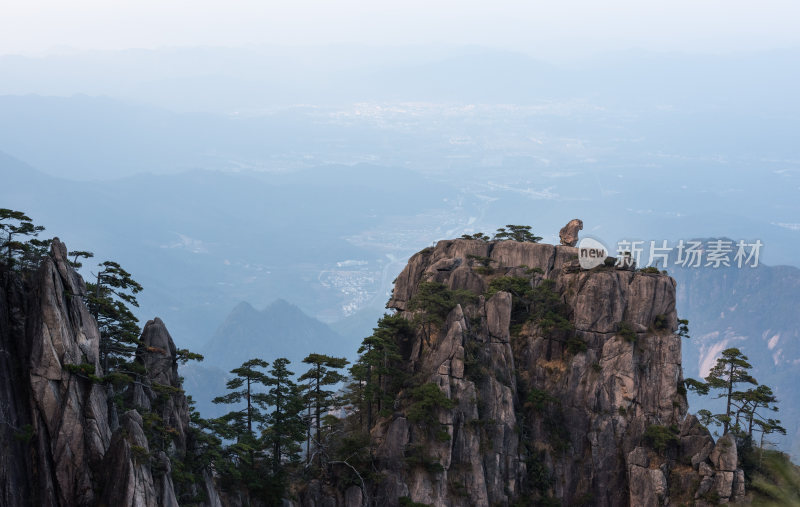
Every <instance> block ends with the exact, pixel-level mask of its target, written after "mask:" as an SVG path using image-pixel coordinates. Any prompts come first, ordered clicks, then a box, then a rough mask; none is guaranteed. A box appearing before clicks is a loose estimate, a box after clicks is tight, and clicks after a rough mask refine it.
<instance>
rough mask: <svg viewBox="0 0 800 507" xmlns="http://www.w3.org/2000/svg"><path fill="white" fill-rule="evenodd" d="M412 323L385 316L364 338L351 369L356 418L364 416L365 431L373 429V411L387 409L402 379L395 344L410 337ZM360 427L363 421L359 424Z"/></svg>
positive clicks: (398, 351) (398, 349)
mask: <svg viewBox="0 0 800 507" xmlns="http://www.w3.org/2000/svg"><path fill="white" fill-rule="evenodd" d="M413 333H414V331H413V328H412V326H411V323H410V322H409V321H408V320H407V319H405V318H404V317H403V316H401V315H399V314H398V315H388V314H387V315H384V316H383V317H382V318H381V319H380V320H379V321H378V327H376V328H374V329H373V334H372V335H371V336H368V337H366V338H364V340H363V341H362V343H361V347H359V349H358V353H359V354H360V356H359V359H358V362H357V363H356V364H354V365H353V367H352V368H351V369H350V372H351V375H353V377H354V379H355V380H356V383H355V385H354V386H351V391H353V392H357V393H358V396H357V400H356V403H357V404H358V405H360V407H359V409H360V410H359V415H361V413H362V412H365V413H366V416H367V420H366V424H367V426H366V428H367V430H369V428H371V427H372V416H373V413H374V411H375V410H374V409H376V410H377V412H378V413H381V412H384V411H386V410H387V409H389V408H390V406H391V403H392V402H393V401H394V398H395V396H396V395H397V393H398V392H399V391H400V388H401V386H402V384H403V381H404V379H405V376H406V375H405V373H404V371H403V369H402V364H401V361H402V356H401V354H400V348H399V346H398V342H402V341H403V340H407V339H409V338H410V337H412V336H413ZM362 423H363V421H362Z"/></svg>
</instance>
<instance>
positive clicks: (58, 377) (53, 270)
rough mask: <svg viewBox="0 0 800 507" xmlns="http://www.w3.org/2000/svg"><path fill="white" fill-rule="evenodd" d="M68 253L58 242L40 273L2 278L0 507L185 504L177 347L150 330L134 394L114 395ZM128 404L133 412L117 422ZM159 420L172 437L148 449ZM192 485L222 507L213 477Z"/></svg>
mask: <svg viewBox="0 0 800 507" xmlns="http://www.w3.org/2000/svg"><path fill="white" fill-rule="evenodd" d="M66 254H67V249H66V247H65V246H64V244H63V243H61V242H60V241H58V239H54V240H53V242H52V247H51V253H50V256H49V257H46V258H45V259H44V261H43V262H42V264H41V266H40V268H39V270H38V271H37V272H35V273H27V274H25V275H21V274H18V273H15V272H11V271H8V270H5V271H2V272H0V285H1V286H2V287H0V446H2V453H0V504H2V505H8V506H18V505H41V506H72V505H108V506H121V505H137V506H155V505H178V502H177V500H176V491H175V487H174V485H173V483H172V474H171V468H170V467H171V463H172V461H173V460H175V459H180V458H181V457H182V456H185V454H186V453H187V452H190V451H191V449H190V447H191V443H190V442H189V443H187V432H188V427H189V424H188V407H187V404H186V398H185V397H184V395H183V392H182V391H181V390H180V379H179V377H178V375H177V366H176V365H177V363H176V350H175V345H174V343H173V342H172V339H171V338H170V336H169V333H168V332H167V331H166V328H165V327H164V324H163V323H162V322H161V321H160V320H159V319H155V320H154V321H150V322H148V323H147V325H146V326H145V329H144V332H143V334H142V337H141V341H142V344H141V345H140V347H139V350H138V352H137V357H136V360H135V362H136V363H137V364H138V365H139V366H140V371H141V375H140V376H139V377H137V379H136V381H135V383H134V384H133V385H134V386H135V388H134V389H131V388H129V387H127V388H124V389H121V390H118V391H117V392H113V394H114V395H115V398H116V399H115V398H110V397H109V394H112V391H111V390H110V389H109V387H108V384H107V383H104V382H102V380H101V377H102V376H103V372H102V370H101V368H100V364H99V362H98V359H99V353H98V348H99V341H100V335H99V332H98V329H97V325H96V323H95V321H94V318H93V317H92V316H91V315H90V314H89V312H88V311H87V309H86V306H85V305H84V304H83V302H82V298H81V295H82V294H83V293H84V292H85V286H84V282H83V280H82V279H81V277H80V276H79V275H78V274H77V273H76V272H75V271H74V270H73V269H72V267H70V265H69V263H68V262H67V255H66ZM122 398H125V399H126V400H127V402H126V403H121V402H120V400H121V399H122ZM120 406H122V407H135V408H131V409H129V410H126V411H125V412H124V413H123V414H121V415H118V414H117V412H118V408H117V407H120ZM143 415H144V416H145V417H146V418H148V421H145V420H144V418H143ZM152 421H158V422H159V424H158V427H159V428H167V429H168V431H169V433H170V438H169V444H167V440H166V439H164V440H161V441H160V442H162V443H163V444H164V446H163V448H152V443H153V442H157V441H158V440H154V439H153V438H152V437H150V438H148V432H150V433H152V428H153V425H152V424H148V422H150V423H152ZM173 436H174V438H172V437H173ZM189 488H190V489H191V488H194V490H195V491H191V492H190V493H192V496H196V497H198V498H204V499H205V500H202V502H205V503H206V504H209V505H215V504H216V505H218V504H219V500H218V496H217V494H216V491H215V489H214V487H213V483H212V482H211V481H210V480H205V481H201V483H200V484H197V485H194V486H190V487H189ZM202 502H201V503H202Z"/></svg>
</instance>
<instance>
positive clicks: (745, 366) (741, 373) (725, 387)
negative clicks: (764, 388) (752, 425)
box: [705, 348, 758, 435]
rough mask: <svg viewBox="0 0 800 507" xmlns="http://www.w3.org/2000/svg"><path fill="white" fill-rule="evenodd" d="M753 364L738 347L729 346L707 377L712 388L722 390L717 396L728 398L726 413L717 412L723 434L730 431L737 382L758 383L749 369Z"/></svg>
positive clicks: (716, 417) (716, 418) (717, 419)
mask: <svg viewBox="0 0 800 507" xmlns="http://www.w3.org/2000/svg"><path fill="white" fill-rule="evenodd" d="M752 367H753V366H752V365H751V364H750V363H748V362H747V356H745V355H744V354H742V352H741V351H740V350H739V349H737V348H729V349H725V350H723V351H722V357H720V358H718V359H717V364H715V365H714V367H713V368H711V371H710V372H709V374H708V376H707V377H706V378H705V380H706V382H707V383H708V386H709V387H710V388H711V389H715V390H719V391H722V392H721V393H720V394H719V395H718V396H717V398H724V399H725V400H726V406H725V413H724V414H716V415H715V416H714V418H715V420H716V421H717V422H719V423H721V424H722V433H723V435H724V434H725V433H727V432H728V429H729V427H730V426H731V424H730V423H731V414H732V410H731V406H732V402H733V401H734V399H735V398H734V396H735V393H736V392H737V391H735V387H736V385H737V384H741V383H748V384H753V385H758V382H757V381H756V379H754V378H753V377H752V375H750V372H749V370H750V369H751V368H752Z"/></svg>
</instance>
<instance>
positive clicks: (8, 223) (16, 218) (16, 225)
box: [0, 208, 44, 267]
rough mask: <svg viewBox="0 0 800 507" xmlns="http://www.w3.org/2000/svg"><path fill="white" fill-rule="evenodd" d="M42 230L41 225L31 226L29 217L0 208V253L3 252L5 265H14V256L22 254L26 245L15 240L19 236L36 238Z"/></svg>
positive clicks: (31, 222) (19, 212)
mask: <svg viewBox="0 0 800 507" xmlns="http://www.w3.org/2000/svg"><path fill="white" fill-rule="evenodd" d="M43 230H44V227H43V226H41V225H33V221H32V220H31V218H30V217H29V216H27V215H26V214H25V213H23V212H21V211H15V210H12V209H8V208H0V233H2V236H3V237H2V238H0V251H2V250H5V254H6V256H5V257H6V265H7V266H9V267H11V266H13V265H14V260H15V259H14V254H15V253H16V252H18V253H20V254H21V253H24V252H25V249H26V244H25V242H23V241H19V240H18V239H16V238H17V237H19V236H23V237H24V236H34V237H35V236H38V235H39V233H40V232H42V231H43Z"/></svg>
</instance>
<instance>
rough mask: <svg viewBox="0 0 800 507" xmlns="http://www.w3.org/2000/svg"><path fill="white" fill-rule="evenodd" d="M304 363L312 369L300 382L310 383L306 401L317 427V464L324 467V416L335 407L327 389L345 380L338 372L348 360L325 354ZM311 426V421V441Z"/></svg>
mask: <svg viewBox="0 0 800 507" xmlns="http://www.w3.org/2000/svg"><path fill="white" fill-rule="evenodd" d="M303 362H304V363H306V364H310V365H311V368H309V370H308V371H307V372H305V373H304V374H303V375H301V376H300V378H299V379H298V380H300V381H301V382H302V381H304V380H306V381H308V382H307V384H305V388H306V395H305V401H306V404H307V406H308V407H309V411H311V410H313V415H314V425H315V430H316V434H315V444H314V448H315V453H316V454H317V464H318V465H319V466H320V467H322V453H321V445H322V440H321V439H322V416H323V414H324V413H325V412H327V411H328V409H329V408H330V407H331V406H332V405H333V391H330V390H327V389H325V387H327V386H333V385H336V384H338V383H339V382H341V381H342V380H344V378H345V377H344V375H342V374H341V373H340V372H339V371H338V370H341V369H342V368H344V367H345V366H347V364H348V362H349V361H347V359H345V358H344V357H331V356H326V355H324V354H310V355H308V357H306V358H305V359H303ZM310 425H311V421H309V434H308V438H309V440H310ZM309 447H310V445H309V444H307V451H310V448H309ZM310 460H311V456H310V455H307V456H306V462H307V463H308V462H310Z"/></svg>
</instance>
